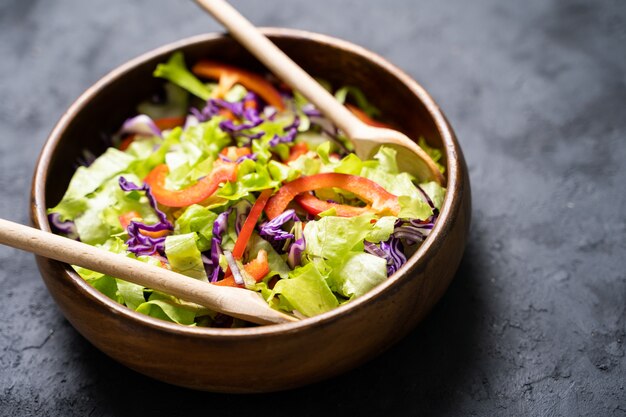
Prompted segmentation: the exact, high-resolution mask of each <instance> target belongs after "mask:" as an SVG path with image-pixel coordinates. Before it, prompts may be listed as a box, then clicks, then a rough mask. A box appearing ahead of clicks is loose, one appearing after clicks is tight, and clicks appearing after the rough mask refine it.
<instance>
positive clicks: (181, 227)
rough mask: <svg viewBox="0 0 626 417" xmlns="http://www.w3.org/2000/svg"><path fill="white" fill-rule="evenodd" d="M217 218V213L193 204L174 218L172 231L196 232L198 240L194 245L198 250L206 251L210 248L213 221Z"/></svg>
mask: <svg viewBox="0 0 626 417" xmlns="http://www.w3.org/2000/svg"><path fill="white" fill-rule="evenodd" d="M216 218H217V214H215V213H213V212H212V211H211V210H209V209H208V208H206V207H203V206H201V205H198V204H193V205H191V206H189V207H187V208H186V209H185V211H184V212H183V213H182V214H181V215H180V217H179V218H178V219H177V220H176V224H175V226H174V233H175V234H177V235H179V234H187V233H192V232H196V233H197V234H198V240H197V242H196V245H197V246H198V250H199V251H200V252H204V251H207V250H209V249H210V248H211V238H212V237H213V223H214V222H215V219H216Z"/></svg>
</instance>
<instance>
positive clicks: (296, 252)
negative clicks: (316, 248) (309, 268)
mask: <svg viewBox="0 0 626 417" xmlns="http://www.w3.org/2000/svg"><path fill="white" fill-rule="evenodd" d="M305 249H306V242H305V240H304V236H303V237H301V238H300V239H298V240H296V241H295V242H293V243H292V244H291V246H290V247H289V254H288V255H287V263H288V264H289V266H290V267H291V268H292V269H293V268H295V267H296V266H299V265H300V263H301V262H302V252H304V250H305Z"/></svg>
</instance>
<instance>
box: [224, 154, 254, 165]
mask: <svg viewBox="0 0 626 417" xmlns="http://www.w3.org/2000/svg"><path fill="white" fill-rule="evenodd" d="M219 158H220V159H221V160H222V161H225V162H235V163H237V164H239V163H241V162H243V161H245V160H246V159H251V160H253V161H256V159H257V155H256V154H255V153H251V154H248V155H242V156H240V157H239V158H237V159H236V160H235V161H233V160H232V159H230V158H229V157H227V156H225V155H222V154H221V153H220V154H219Z"/></svg>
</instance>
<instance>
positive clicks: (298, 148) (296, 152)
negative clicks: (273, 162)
mask: <svg viewBox="0 0 626 417" xmlns="http://www.w3.org/2000/svg"><path fill="white" fill-rule="evenodd" d="M308 151H309V145H307V143H306V142H298V143H296V144H294V145H293V146H292V147H291V148H289V158H287V160H286V161H285V162H291V161H295V160H296V159H298V158H300V156H302V155H304V154H306V153H307V152H308Z"/></svg>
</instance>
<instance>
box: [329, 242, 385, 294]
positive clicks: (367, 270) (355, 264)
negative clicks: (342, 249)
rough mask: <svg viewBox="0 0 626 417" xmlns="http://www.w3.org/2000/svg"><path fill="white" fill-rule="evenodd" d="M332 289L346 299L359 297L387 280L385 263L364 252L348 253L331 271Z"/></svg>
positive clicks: (382, 259) (381, 259) (383, 260)
mask: <svg viewBox="0 0 626 417" xmlns="http://www.w3.org/2000/svg"><path fill="white" fill-rule="evenodd" d="M330 279H331V280H332V281H333V285H332V287H333V288H336V289H337V292H339V293H340V294H342V295H343V296H345V297H347V298H354V297H360V296H362V295H363V294H365V293H366V292H368V291H369V290H371V289H372V288H374V287H375V286H377V285H378V284H380V283H381V282H383V281H384V280H386V279H387V261H386V260H385V259H384V258H379V257H378V256H374V255H370V254H369V253H364V252H350V253H348V254H347V256H346V257H345V260H344V261H343V262H342V263H341V264H340V265H338V266H337V267H335V268H333V269H332V272H331V274H330Z"/></svg>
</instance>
